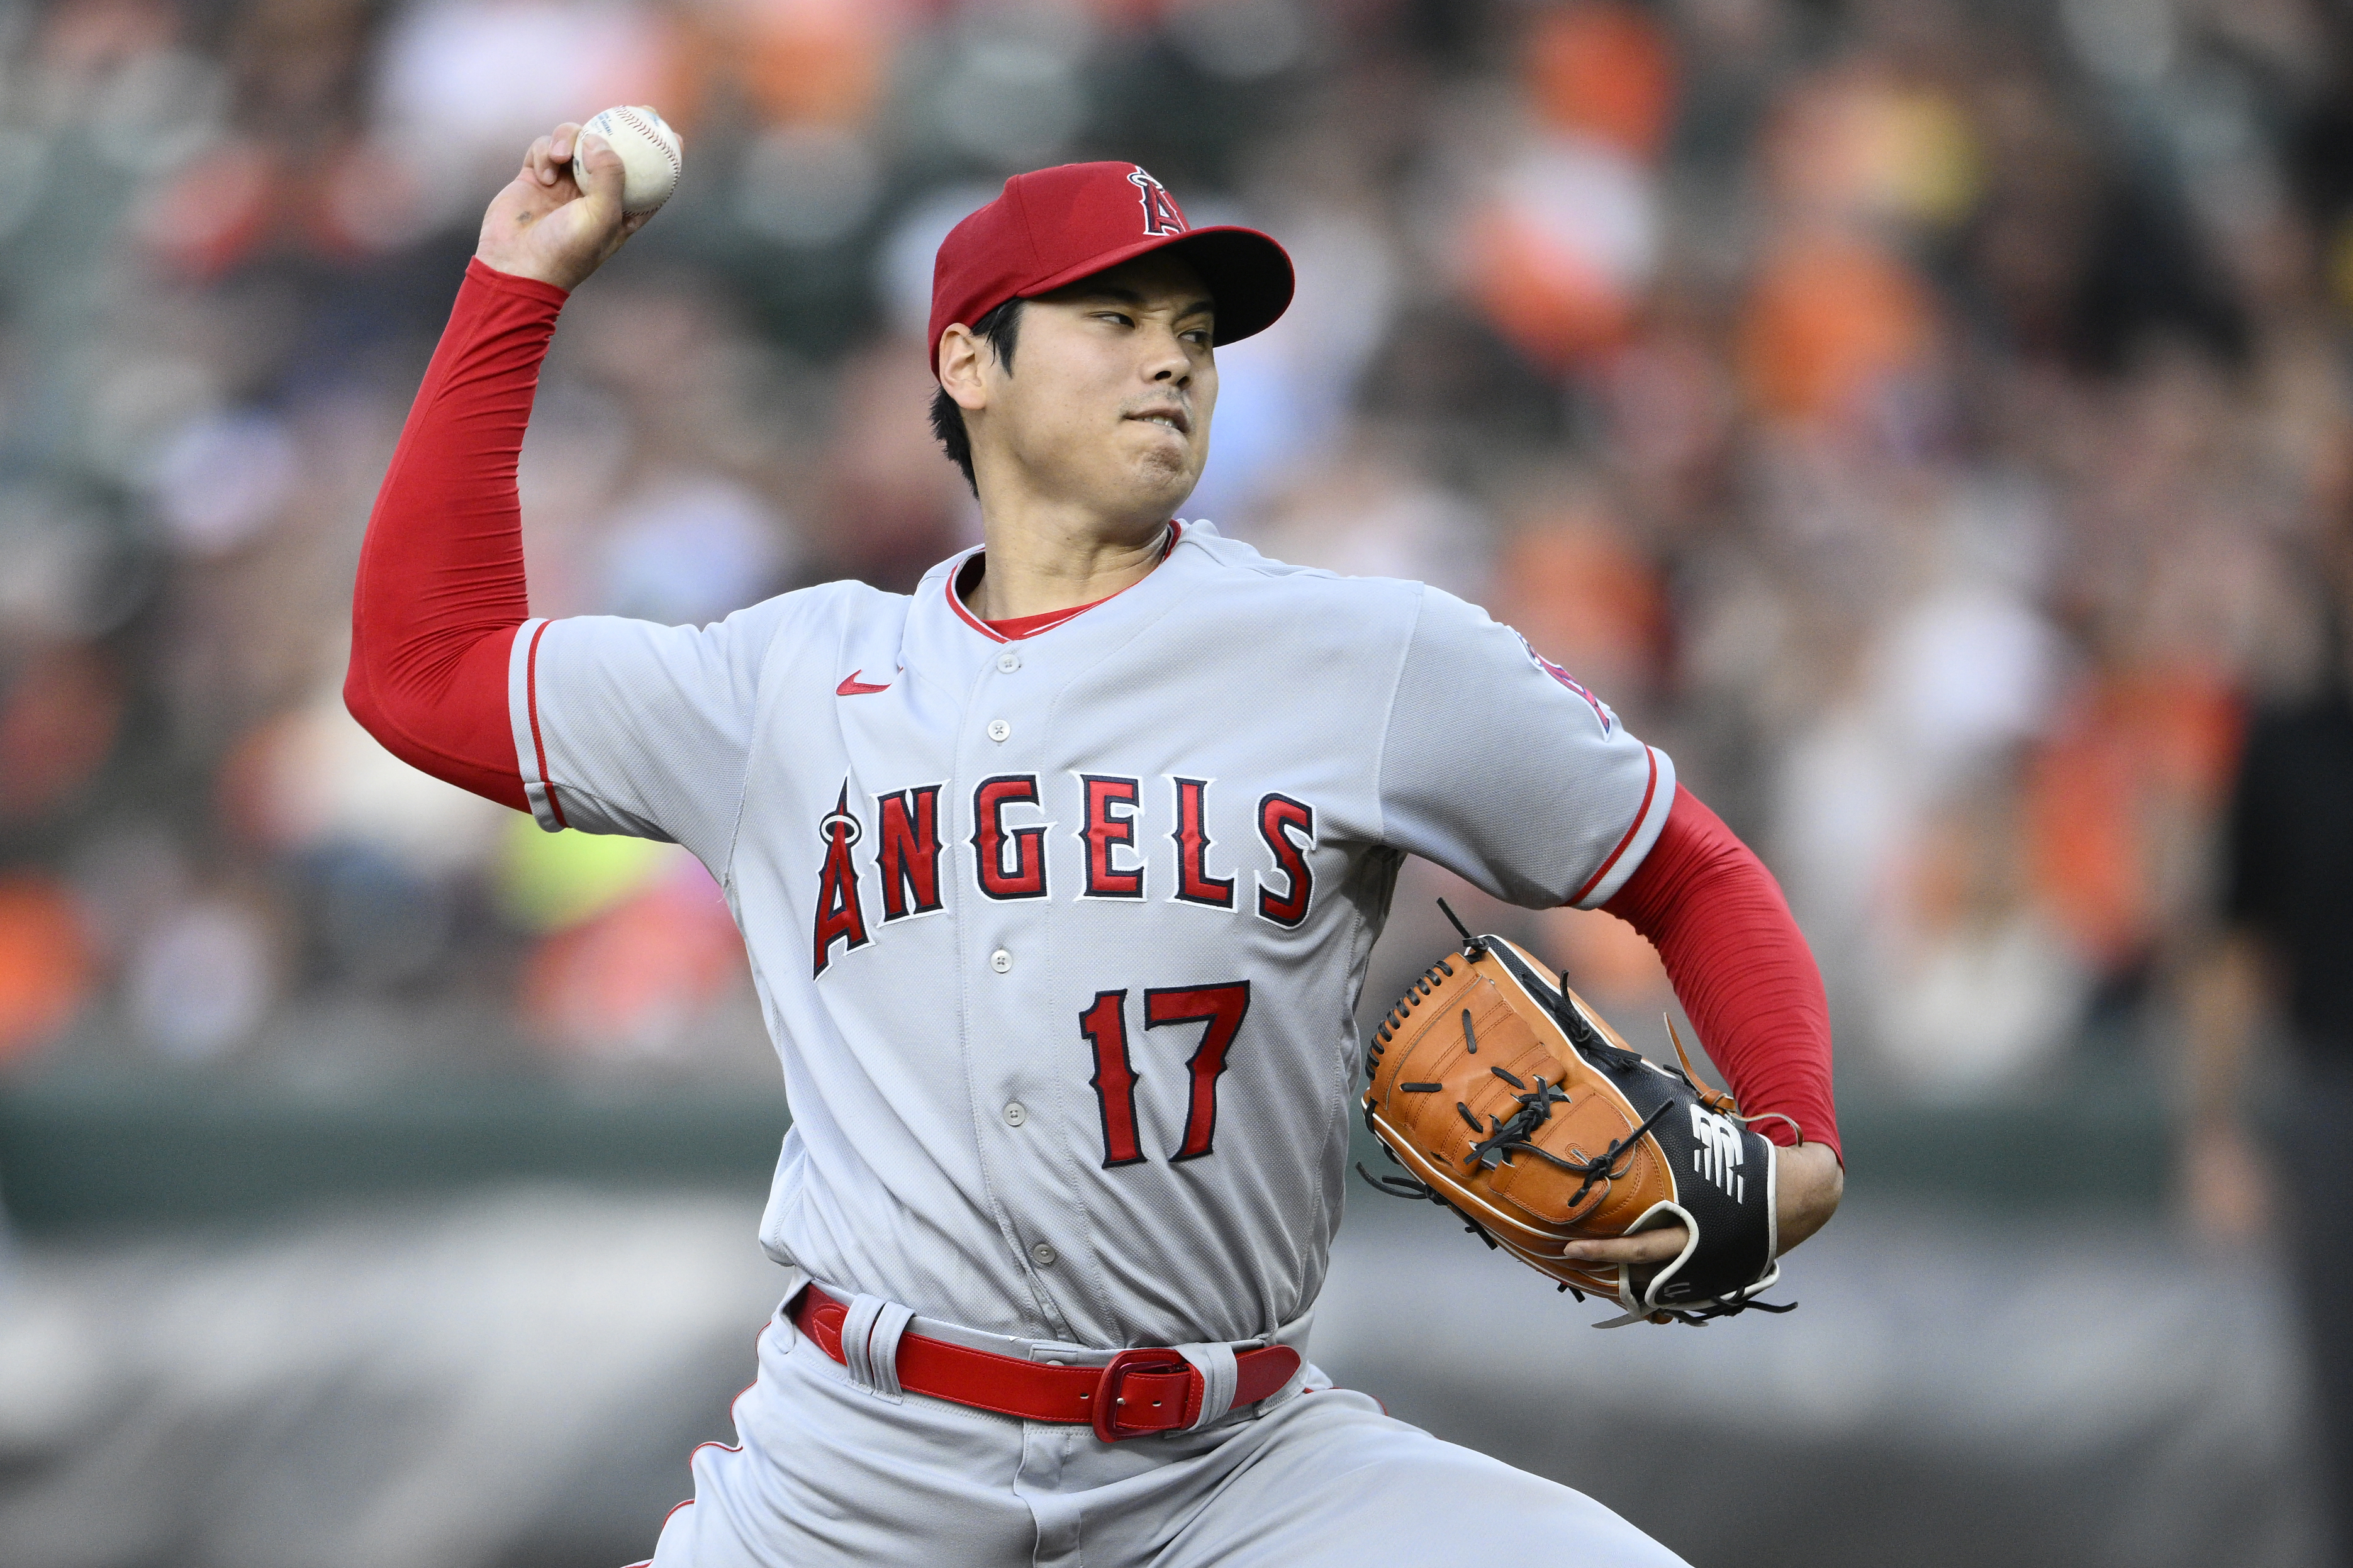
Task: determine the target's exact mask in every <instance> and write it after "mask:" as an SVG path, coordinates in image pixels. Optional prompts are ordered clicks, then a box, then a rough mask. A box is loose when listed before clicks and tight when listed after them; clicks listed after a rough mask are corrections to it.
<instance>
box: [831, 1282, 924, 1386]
mask: <svg viewBox="0 0 2353 1568" xmlns="http://www.w3.org/2000/svg"><path fill="white" fill-rule="evenodd" d="M914 1318H915V1310H914V1309H913V1308H912V1307H902V1306H901V1305H900V1304H899V1303H898V1302H896V1301H886V1300H883V1299H882V1298H881V1297H880V1296H866V1295H860V1296H857V1297H854V1298H852V1299H851V1300H850V1303H849V1315H848V1316H847V1317H845V1318H843V1319H842V1322H841V1364H842V1366H843V1367H844V1368H845V1369H846V1370H847V1371H848V1372H849V1380H850V1381H851V1382H852V1383H855V1384H858V1386H859V1387H860V1388H862V1389H865V1390H866V1391H867V1392H868V1393H869V1394H874V1395H876V1396H877V1397H878V1398H881V1399H887V1400H889V1401H890V1402H891V1403H892V1404H893V1405H896V1404H898V1403H899V1402H900V1398H901V1393H900V1388H899V1339H900V1336H901V1335H902V1334H904V1333H905V1332H906V1331H907V1325H908V1324H909V1323H911V1322H913V1321H914Z"/></svg>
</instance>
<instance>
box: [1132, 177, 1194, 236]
mask: <svg viewBox="0 0 2353 1568" xmlns="http://www.w3.org/2000/svg"><path fill="white" fill-rule="evenodd" d="M1127 183H1128V184H1131V185H1134V187H1135V188H1136V189H1137V190H1139V191H1142V192H1143V193H1144V232H1145V234H1147V235H1163V234H1182V233H1184V232H1185V214H1184V211H1183V209H1182V208H1180V207H1178V206H1177V205H1176V197H1175V196H1172V195H1169V194H1168V187H1167V186H1166V185H1164V184H1161V183H1160V182H1159V181H1157V180H1155V179H1154V178H1153V177H1152V176H1151V175H1149V174H1145V172H1144V170H1143V168H1142V167H1141V166H1140V165H1139V166H1138V167H1137V169H1136V171H1135V173H1134V174H1130V175H1129V176H1128V177H1127Z"/></svg>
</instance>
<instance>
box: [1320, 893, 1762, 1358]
mask: <svg viewBox="0 0 2353 1568" xmlns="http://www.w3.org/2000/svg"><path fill="white" fill-rule="evenodd" d="M1439 907H1440V908H1441V909H1445V905H1444V904H1443V902H1441V903H1440V906H1439ZM1446 917H1447V919H1449V920H1451V921H1454V925H1455V929H1456V930H1458V931H1461V932H1462V937H1463V947H1462V951H1461V953H1460V954H1450V955H1449V956H1447V957H1445V958H1441V959H1440V960H1439V961H1438V962H1437V963H1434V964H1432V965H1431V966H1430V969H1429V971H1428V972H1427V973H1424V974H1423V975H1422V977H1421V978H1420V979H1419V980H1418V981H1416V982H1415V983H1414V986H1413V989H1412V990H1410V991H1409V992H1407V993H1406V994H1405V997H1404V999H1403V1000H1401V1001H1400V1002H1398V1005H1396V1006H1395V1007H1393V1008H1391V1009H1390V1010H1389V1013H1388V1016H1387V1017H1385V1018H1384V1019H1382V1020H1381V1023H1380V1026H1379V1027H1378V1028H1377V1029H1376V1030H1375V1031H1374V1034H1373V1038H1372V1041H1371V1043H1370V1045H1369V1046H1368V1047H1367V1054H1366V1077H1367V1078H1368V1079H1370V1081H1369V1082H1368V1083H1367V1084H1366V1089H1365V1122H1366V1126H1368V1127H1369V1128H1371V1129H1372V1131H1373V1133H1374V1135H1375V1136H1377V1137H1378V1138H1379V1139H1380V1141H1381V1143H1382V1145H1383V1146H1384V1147H1385V1148H1386V1149H1387V1150H1388V1153H1389V1157H1390V1158H1391V1159H1392V1160H1393V1161H1395V1162H1396V1163H1398V1165H1400V1166H1402V1167H1404V1169H1405V1171H1406V1174H1405V1175H1402V1176H1400V1175H1386V1176H1379V1177H1376V1176H1374V1175H1373V1174H1372V1173H1369V1172H1367V1171H1366V1170H1365V1168H1364V1167H1363V1166H1362V1165H1359V1166H1357V1167H1356V1169H1357V1172H1358V1173H1359V1174H1361V1175H1363V1176H1364V1177H1365V1179H1366V1181H1368V1182H1371V1183H1373V1184H1374V1185H1376V1186H1377V1187H1379V1188H1380V1189H1381V1190H1382V1191H1384V1192H1388V1193H1390V1194H1395V1195H1397V1196H1399V1197H1409V1198H1425V1199H1428V1200H1429V1201H1430V1202H1432V1203H1435V1204H1440V1205H1444V1206H1445V1207H1447V1208H1450V1209H1451V1210H1453V1211H1454V1212H1455V1213H1456V1214H1457V1215H1461V1217H1462V1218H1463V1219H1465V1220H1466V1221H1468V1222H1469V1223H1470V1226H1471V1228H1472V1231H1473V1232H1475V1233H1477V1234H1478V1235H1480V1236H1482V1237H1484V1238H1485V1239H1486V1241H1487V1243H1488V1245H1489V1246H1491V1247H1502V1248H1504V1250H1505V1251H1507V1252H1509V1253H1511V1254H1512V1255H1513V1256H1514V1257H1515V1258H1519V1259H1521V1260H1522V1261H1523V1262H1525V1263H1526V1264H1528V1265H1529V1266H1530V1267H1532V1268H1536V1269H1538V1270H1540V1271H1542V1272H1543V1273H1545V1274H1546V1275H1548V1276H1550V1277H1551V1278H1553V1279H1556V1280H1558V1281H1559V1282H1560V1288H1561V1289H1564V1290H1574V1291H1576V1292H1577V1299H1578V1300H1584V1299H1585V1297H1586V1296H1588V1295H1593V1296H1599V1297H1604V1298H1607V1299H1609V1300H1614V1301H1616V1302H1617V1303H1618V1305H1619V1307H1620V1309H1621V1310H1622V1311H1623V1315H1622V1316H1620V1317H1617V1318H1613V1319H1611V1320H1609V1321H1607V1322H1604V1323H1600V1324H1597V1325H1596V1326H1597V1327H1599V1328H1616V1327H1618V1326H1620V1324H1624V1323H1631V1322H1636V1321H1643V1320H1648V1321H1651V1322H1654V1323H1665V1322H1683V1323H1694V1324H1697V1323H1703V1322H1705V1321H1708V1320H1710V1319H1713V1318H1721V1317H1728V1316H1730V1315H1732V1314H1733V1313H1736V1312H1740V1311H1744V1310H1747V1309H1749V1308H1751V1307H1755V1308H1758V1309H1760V1310H1765V1311H1769V1312H1785V1311H1788V1310H1789V1308H1790V1307H1791V1306H1794V1305H1796V1303H1794V1302H1791V1303H1788V1304H1786V1305H1778V1306H1777V1305H1771V1304H1768V1303H1766V1302H1762V1301H1758V1300H1756V1297H1757V1294H1758V1293H1759V1292H1761V1291H1764V1290H1766V1289H1770V1288H1771V1287H1772V1286H1773V1285H1774V1284H1775V1283H1776V1282H1777V1281H1778V1279H1780V1266H1779V1264H1778V1262H1776V1261H1775V1254H1776V1253H1777V1251H1778V1247H1777V1245H1776V1237H1775V1234H1774V1230H1775V1226H1774V1172H1775V1152H1774V1148H1773V1145H1772V1143H1770V1142H1767V1140H1766V1139H1764V1138H1763V1137H1760V1136H1759V1135H1757V1133H1755V1132H1752V1131H1749V1130H1748V1127H1747V1125H1746V1121H1744V1120H1743V1119H1742V1118H1741V1116H1740V1111H1739V1108H1738V1106H1736V1104H1735V1103H1734V1102H1733V1099H1732V1097H1731V1096H1730V1095H1728V1094H1724V1093H1720V1092H1718V1091H1717V1090H1715V1089H1709V1088H1707V1087H1705V1086H1704V1084H1702V1083H1701V1082H1700V1081H1699V1079H1698V1077H1697V1076H1696V1075H1695V1074H1694V1072H1693V1071H1692V1070H1691V1060H1690V1058H1688V1057H1686V1056H1684V1055H1683V1041H1682V1039H1681V1037H1675V1040H1674V1045H1675V1055H1676V1057H1677V1058H1678V1059H1679V1060H1680V1061H1681V1062H1682V1064H1683V1066H1682V1068H1681V1070H1676V1069H1674V1068H1662V1067H1661V1066H1659V1065H1658V1064H1656V1063H1654V1062H1651V1061H1649V1060H1646V1059H1645V1058H1643V1057H1642V1056H1641V1055H1640V1054H1639V1053H1637V1052H1635V1051H1633V1050H1631V1049H1630V1048H1629V1047H1627V1045H1626V1042H1625V1041H1624V1040H1622V1039H1620V1037H1619V1036H1618V1034H1617V1032H1616V1031H1615V1030H1613V1029H1612V1028H1610V1026H1609V1025H1608V1024H1607V1023H1604V1022H1603V1021H1602V1019H1601V1017H1600V1016H1599V1014H1597V1013H1595V1012H1594V1011H1593V1009H1592V1008H1591V1007H1589V1006H1588V1005H1586V1003H1585V1002H1584V1000H1583V999H1582V998H1580V997H1579V996H1578V995H1577V994H1576V993H1575V992H1573V991H1571V990H1570V989H1569V988H1568V984H1567V976H1566V975H1563V976H1562V977H1561V983H1560V984H1558V985H1555V984H1553V983H1552V982H1551V981H1550V980H1549V979H1547V978H1546V974H1545V973H1544V971H1543V970H1542V969H1541V968H1540V967H1539V966H1538V965H1537V964H1536V963H1535V962H1534V961H1533V960H1531V959H1530V958H1529V956H1528V955H1527V954H1526V953H1525V952H1522V951H1521V950H1520V949H1519V948H1517V947H1515V946H1514V945H1513V944H1512V943H1510V942H1506V941H1504V940H1503V939H1502V938H1501V937H1494V936H1473V935H1472V934H1471V932H1470V931H1469V929H1468V928H1466V927H1465V926H1463V924H1462V922H1461V921H1460V920H1456V919H1455V915H1454V911H1453V910H1446ZM1669 1032H1670V1034H1671V1035H1672V1025H1670V1027H1669ZM1677 1222H1680V1223H1681V1224H1682V1225H1683V1227H1684V1231H1685V1239H1684V1245H1683V1250H1682V1252H1681V1253H1680V1254H1678V1255H1677V1256H1676V1257H1675V1258H1672V1259H1671V1260H1670V1261H1668V1262H1667V1263H1665V1264H1663V1265H1661V1266H1660V1267H1659V1268H1658V1270H1657V1272H1655V1273H1652V1274H1648V1275H1647V1276H1644V1275H1643V1274H1641V1272H1639V1271H1638V1270H1636V1269H1635V1268H1631V1267H1630V1266H1627V1265H1624V1264H1614V1263H1611V1264H1605V1263H1596V1262H1588V1261H1584V1260H1577V1259H1570V1258H1564V1257H1562V1256H1561V1249H1562V1248H1563V1247H1565V1246H1566V1245H1567V1244H1568V1243H1570V1242H1573V1241H1584V1240H1596V1239H1601V1238H1606V1237H1621V1236H1630V1235H1632V1234H1634V1233H1635V1232H1637V1231H1644V1230H1651V1229H1654V1228H1656V1227H1658V1226H1663V1225H1668V1224H1672V1223H1677Z"/></svg>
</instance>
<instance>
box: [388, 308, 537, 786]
mask: <svg viewBox="0 0 2353 1568" xmlns="http://www.w3.org/2000/svg"><path fill="white" fill-rule="evenodd" d="M564 299H565V295H564V291H563V290H561V289H555V288H553V287H550V286H549V285H547V284H544V283H540V282H536V281H533V280H531V279H521V278H512V277H508V276H506V275H504V274H502V273H499V272H496V271H493V270H492V269H491V268H488V267H485V266H483V265H482V264H481V263H480V262H476V263H474V264H472V265H471V266H470V267H469V268H468V269H467V276H466V280H465V283H464V284H463V285H462V286H461V288H460V289H459V294H458V300H457V304H456V306H455V308H454V309H453V310H451V312H450V318H449V325H448V328H447V330H446V331H444V332H443V334H442V338H441V343H440V346H439V348H438V350H436V351H435V353H434V355H433V362H432V364H431V366H430V368H429V369H427V372H426V376H425V384H424V385H423V386H422V387H421V388H419V390H418V392H417V402H416V404H415V405H414V406H413V407H412V408H411V409H410V411H409V416H408V423H407V426H406V428H405V429H404V430H403V431H402V432H401V437H400V445H399V447H397V448H396V451H395V452H394V454H393V459H392V465H391V468H389V470H388V471H387V472H386V473H385V480H384V485H383V488H382V489H380V490H379V491H378V492H377V495H376V504H375V512H374V513H373V514H372V515H371V516H370V518H369V520H368V530H367V538H366V541H365V542H364V544H363V545H362V547H361V551H360V567H359V577H358V581H357V584H355V586H354V588H353V595H352V659H351V668H350V671H349V673H348V675H347V676H346V678H345V680H344V685H343V696H344V701H345V702H346V704H347V705H348V706H349V707H350V709H351V710H352V713H353V717H355V718H357V719H358V720H359V721H360V722H361V723H362V724H363V725H364V726H365V727H366V728H367V730H368V731H369V733H371V734H373V735H374V736H375V738H376V739H377V740H378V741H380V742H383V743H384V745H385V747H386V748H387V749H389V750H390V751H392V752H394V753H395V754H396V755H397V756H399V757H400V758H402V759H403V760H404V761H406V762H407V763H411V764H412V765H414V766H416V767H418V768H421V769H423V770H424V771H426V772H427V773H432V774H434V775H435V776H436V777H438V778H442V779H446V780H448V782H450V783H452V784H459V785H460V786H462V787H463V788H466V789H470V790H472V791H473V792H475V793H476V794H478V795H487V796H489V797H490V798H491V799H492V800H496V801H499V802H500V803H501V804H502V805H512V806H514V807H516V808H517V809H522V808H523V807H524V805H525V803H524V799H523V793H522V782H521V779H520V777H519V775H518V773H517V772H516V767H515V750H514V739H513V730H512V725H511V721H510V720H509V717H508V710H507V660H508V655H509V652H510V649H511V647H512V642H513V636H514V630H515V628H516V627H517V626H520V625H521V624H522V621H523V619H524V617H525V616H526V615H527V614H528V613H529V598H528V595H527V593H526V591H525V585H524V578H523V559H522V510H521V507H520V504H519V502H518V500H517V497H516V492H515V464H516V459H517V457H518V455H519V453H520V452H521V450H522V437H523V431H524V428H525V426H528V425H529V423H530V420H531V405H532V398H533V395H534V393H535V392H536V391H537V388H538V383H539V364H540V361H541V359H542V358H543V356H544V355H545V353H546V352H547V343H548V340H549V338H550V336H551V335H552V334H553V333H554V327H555V317H556V312H557V311H558V310H560V309H561V308H562V306H563V303H564Z"/></svg>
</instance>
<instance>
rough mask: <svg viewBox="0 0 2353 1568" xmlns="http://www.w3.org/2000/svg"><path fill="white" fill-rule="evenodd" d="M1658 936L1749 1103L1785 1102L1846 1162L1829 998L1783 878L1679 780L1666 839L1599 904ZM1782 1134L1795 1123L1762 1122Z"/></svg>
mask: <svg viewBox="0 0 2353 1568" xmlns="http://www.w3.org/2000/svg"><path fill="white" fill-rule="evenodd" d="M1601 907H1602V908H1603V909H1605V910H1609V912H1610V913H1611V914H1613V915H1616V916H1617V917H1618V918H1619V919H1620V920H1622V921H1626V922H1627V923H1628V924H1630V925H1631V926H1632V927H1633V928H1634V929H1635V930H1636V931H1641V933H1642V934H1643V935H1644V936H1646V937H1648V938H1650V940H1651V945H1652V946H1654V947H1656V948H1657V949H1658V950H1659V957H1660V958H1661V959H1662V961H1664V963H1665V964H1666V967H1667V978H1668V980H1669V981H1670V982H1672V984H1673V985H1674V988H1675V999H1676V1000H1677V1001H1679V1002H1681V1003H1682V1004H1683V1011H1684V1012H1685V1013H1687V1014H1689V1015H1690V1016H1691V1021H1692V1026H1693V1027H1694V1029H1696V1030H1697V1031H1698V1032H1699V1037H1700V1043H1701V1044H1702V1045H1703V1046H1704V1047H1706V1050H1707V1054H1708V1057H1709V1058H1710V1059H1711V1060H1712V1061H1714V1062H1715V1065H1716V1068H1717V1069H1718V1070H1719V1071H1721V1072H1722V1073H1723V1074H1724V1076H1725V1081H1726V1082H1727V1083H1728V1084H1729V1085H1730V1086H1731V1089H1732V1092H1733V1094H1734V1096H1735V1097H1736V1099H1737V1100H1739V1101H1740V1110H1741V1113H1742V1114H1743V1115H1746V1116H1750V1117H1756V1116H1760V1115H1762V1114H1763V1113H1765V1112H1767V1111H1775V1112H1778V1113H1779V1114H1780V1115H1782V1116H1787V1117H1788V1118H1790V1119H1791V1120H1792V1121H1796V1122H1797V1123H1798V1125H1799V1127H1802V1128H1804V1129H1805V1135H1806V1141H1807V1142H1811V1143H1827V1144H1829V1145H1830V1148H1831V1152H1832V1153H1833V1154H1837V1155H1838V1156H1839V1159H1840V1163H1841V1164H1842V1163H1845V1158H1846V1156H1845V1155H1844V1154H1843V1153H1842V1152H1841V1151H1840V1148H1839V1133H1838V1120H1837V1110H1836V1106H1835V1104H1834V1102H1833V1100H1832V1098H1831V1018H1830V1001H1829V998H1828V997H1827V996H1826V995H1824V994H1823V991H1822V976H1821V971H1820V969H1819V968H1818V967H1816V965H1815V963H1814V955H1813V952H1811V950H1810V949H1809V948H1808V947H1807V946H1806V939H1805V936H1804V934H1803V933H1802V932H1800V931H1799V930H1798V922H1797V920H1796V918H1795V917H1794V916H1792V915H1791V914H1790V913H1789V905H1788V900H1785V899H1784V898H1783V897H1782V896H1781V886H1780V884H1779V883H1778V882H1776V881H1775V880H1774V879H1773V874H1772V873H1771V872H1770V871H1767V869H1766V868H1765V865H1764V862H1762V861H1761V860H1759V859H1757V857H1756V856H1755V855H1754V854H1753V853H1751V852H1750V850H1749V848H1748V847H1747V846H1746V845H1745V844H1743V843H1741V842H1740V840H1739V839H1738V838H1737V837H1735V836H1734V834H1733V832H1732V829H1730V828H1728V827H1726V826H1725V825H1724V823H1723V822H1722V820H1721V819H1719V818H1718V817H1717V816H1716V815H1715V813H1714V812H1712V811H1710V810H1709V809H1708V808H1707V807H1706V806H1705V805H1702V804H1701V803H1700V800H1699V797H1698V796H1697V795H1693V794H1692V793H1691V791H1689V790H1687V789H1685V788H1683V786H1682V785H1681V784H1678V785H1676V786H1675V802H1674V805H1673V808H1672V810H1671V811H1670V812H1669V813H1668V816H1667V821H1666V826H1663V827H1662V828H1661V829H1660V831H1659V837H1658V842H1657V843H1655V844H1653V845H1652V846H1651V852H1650V854H1649V855H1647V856H1645V857H1644V858H1643V860H1642V864H1641V866H1640V867H1639V868H1637V869H1636V870H1635V872H1634V874H1633V876H1632V877H1630V878H1629V879H1627V882H1626V885H1625V886H1624V887H1623V888H1620V889H1619V890H1618V892H1617V893H1616V895H1615V896H1613V897H1612V898H1611V899H1610V900H1609V902H1607V903H1605V904H1603V905H1602V906H1601ZM1755 1125H1756V1130H1757V1131H1758V1132H1761V1133H1763V1134H1764V1135H1765V1136H1766V1137H1767V1138H1770V1139H1772V1140H1773V1141H1774V1142H1777V1143H1780V1144H1784V1145H1787V1144H1790V1143H1794V1142H1797V1138H1796V1135H1795V1134H1794V1133H1792V1132H1791V1131H1790V1130H1789V1126H1788V1123H1787V1122H1784V1121H1778V1120H1767V1121H1757V1123H1756V1124H1755Z"/></svg>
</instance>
